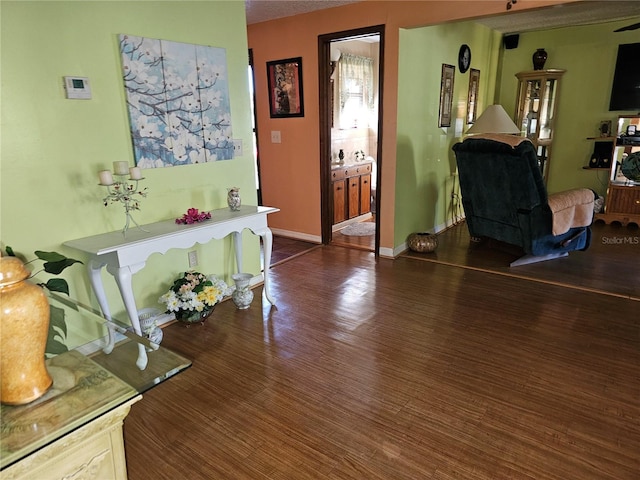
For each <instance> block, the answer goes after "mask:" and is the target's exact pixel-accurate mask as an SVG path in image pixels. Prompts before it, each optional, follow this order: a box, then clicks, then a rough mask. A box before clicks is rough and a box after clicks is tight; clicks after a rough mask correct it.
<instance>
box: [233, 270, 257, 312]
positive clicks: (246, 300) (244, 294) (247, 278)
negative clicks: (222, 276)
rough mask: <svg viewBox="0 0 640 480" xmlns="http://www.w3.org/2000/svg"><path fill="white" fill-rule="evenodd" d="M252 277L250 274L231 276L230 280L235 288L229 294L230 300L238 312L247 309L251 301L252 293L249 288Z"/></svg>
mask: <svg viewBox="0 0 640 480" xmlns="http://www.w3.org/2000/svg"><path fill="white" fill-rule="evenodd" d="M252 277H253V275H251V274H250V273H236V274H234V275H231V278H232V279H233V281H234V282H235V284H236V288H235V290H234V291H233V293H232V294H231V299H232V300H233V303H235V305H236V307H238V309H239V310H245V309H247V308H249V306H250V305H251V302H252V301H253V292H252V291H251V288H249V284H250V282H251V278H252Z"/></svg>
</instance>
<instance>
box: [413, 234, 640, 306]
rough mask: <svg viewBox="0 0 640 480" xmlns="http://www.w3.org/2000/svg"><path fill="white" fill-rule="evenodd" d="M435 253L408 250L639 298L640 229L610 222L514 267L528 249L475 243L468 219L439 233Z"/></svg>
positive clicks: (446, 260)
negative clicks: (577, 246)
mask: <svg viewBox="0 0 640 480" xmlns="http://www.w3.org/2000/svg"><path fill="white" fill-rule="evenodd" d="M438 244H439V245H438V248H437V249H436V251H435V252H432V253H416V252H411V251H407V252H405V253H404V255H405V256H409V257H412V258H416V259H420V260H424V261H432V262H438V263H443V264H447V265H456V266H459V267H464V268H470V269H476V270H480V271H486V272H491V273H495V274H500V275H507V276H513V277H519V278H526V279H531V280H536V281H540V282H547V283H554V284H558V285H563V286H569V287H572V288H579V289H584V290H591V291H596V292H600V293H606V294H611V295H620V296H623V297H630V298H634V299H636V300H640V230H638V228H632V227H621V226H619V225H618V226H616V225H605V224H604V223H602V222H597V223H596V224H594V225H593V227H592V239H591V245H590V246H589V248H588V249H587V250H585V251H576V252H570V253H569V256H567V257H563V258H558V259H555V260H550V261H544V262H540V263H533V264H529V265H522V266H519V267H510V266H509V264H510V263H511V262H512V261H514V260H516V259H517V258H519V257H520V256H522V254H523V252H521V251H519V249H518V248H516V247H513V246H506V245H499V244H497V243H495V242H490V241H489V242H482V243H474V242H471V241H470V236H469V231H468V229H467V227H466V224H465V223H464V222H463V223H461V224H459V225H456V226H455V227H453V228H450V229H448V230H446V231H444V232H441V233H440V234H438Z"/></svg>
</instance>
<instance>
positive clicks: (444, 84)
mask: <svg viewBox="0 0 640 480" xmlns="http://www.w3.org/2000/svg"><path fill="white" fill-rule="evenodd" d="M455 73H456V67H454V66H453V65H447V64H446V63H443V64H442V78H441V79H440V112H439V114H438V126H439V127H450V126H451V106H452V102H453V78H454V76H455Z"/></svg>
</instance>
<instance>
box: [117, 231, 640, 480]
mask: <svg viewBox="0 0 640 480" xmlns="http://www.w3.org/2000/svg"><path fill="white" fill-rule="evenodd" d="M632 235H638V233H637V231H636V233H635V234H634V233H632ZM637 248H638V249H640V246H638V247H637ZM441 254H442V255H444V251H443V252H441ZM608 274H609V275H614V274H615V272H609V273H608ZM272 278H273V282H272V283H273V285H272V286H273V292H272V293H273V296H274V297H275V298H276V299H277V303H278V306H277V308H273V309H272V308H270V306H269V304H268V303H266V302H264V303H261V301H260V295H259V293H260V292H261V289H260V288H257V289H256V290H255V293H256V298H255V300H254V303H253V305H252V306H251V308H249V309H248V310H245V311H240V310H236V309H235V307H234V305H233V303H232V302H228V301H227V302H224V303H223V304H221V305H219V306H218V307H217V308H216V310H215V312H214V315H213V316H212V317H211V318H210V319H209V320H208V322H207V323H206V324H205V325H204V326H193V327H190V328H186V327H184V326H182V325H180V324H173V325H170V326H168V327H166V328H165V329H164V340H163V346H165V347H168V348H170V349H172V350H174V351H176V352H177V353H180V354H182V355H184V356H186V357H188V358H190V359H192V360H193V366H192V367H191V368H189V369H188V370H186V371H184V372H182V373H180V374H178V375H177V376H175V377H173V378H171V379H170V380H168V381H167V382H164V383H162V384H160V385H158V386H157V387H155V388H153V389H152V390H149V391H148V392H146V393H145V394H144V398H143V400H142V401H141V402H138V403H137V404H135V405H134V406H133V408H132V411H131V414H130V415H129V417H127V419H126V421H125V446H126V454H127V463H128V471H129V479H130V480H139V479H177V478H185V479H278V480H284V479H287V480H292V479H293V480H298V479H367V480H369V479H412V480H413V479H433V480H453V479H468V480H485V479H486V480H500V479H518V480H520V479H536V480H551V479H553V480H574V479H575V480H591V479H593V480H596V479H597V480H627V479H628V480H637V479H638V478H640V404H639V402H640V400H639V396H640V315H638V307H639V306H640V303H639V302H638V301H637V300H634V299H632V298H625V297H622V296H615V295H609V294H603V293H598V292H596V291H588V290H580V289H575V288H567V287H565V286H562V285H559V284H553V283H549V282H541V281H533V280H528V279H526V278H518V277H512V276H507V275H502V274H499V273H491V272H488V271H481V270H479V269H473V268H461V267H459V266H456V265H451V264H445V263H438V262H433V261H424V260H423V259H419V258H411V257H409V256H403V257H400V258H398V259H396V260H388V259H378V260H376V259H375V258H374V255H373V254H372V253H370V252H366V251H362V250H357V249H350V248H342V247H336V246H328V247H326V246H325V247H319V248H314V249H311V250H310V251H309V252H308V253H306V254H304V255H300V256H296V257H294V258H292V259H291V260H288V261H285V262H282V263H280V264H279V265H276V266H275V267H274V268H273V270H272ZM627 281H637V275H636V276H635V277H632V278H629V279H627Z"/></svg>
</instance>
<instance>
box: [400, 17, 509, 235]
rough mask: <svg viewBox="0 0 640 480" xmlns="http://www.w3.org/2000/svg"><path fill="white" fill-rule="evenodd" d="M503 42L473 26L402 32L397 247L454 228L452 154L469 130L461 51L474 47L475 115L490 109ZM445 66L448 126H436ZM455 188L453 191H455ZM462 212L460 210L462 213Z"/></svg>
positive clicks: (453, 170) (455, 178)
mask: <svg viewBox="0 0 640 480" xmlns="http://www.w3.org/2000/svg"><path fill="white" fill-rule="evenodd" d="M500 42H501V36H500V35H499V34H497V33H496V32H494V31H492V30H490V29H489V28H487V27H484V26H481V25H477V24H474V23H472V22H459V23H450V24H445V25H437V26H431V27H424V28H417V29H411V30H400V49H399V50H400V53H399V60H398V63H399V65H398V142H397V169H396V199H395V204H396V215H395V219H396V220H395V241H394V243H395V245H396V247H398V246H401V245H402V244H403V243H404V242H405V241H406V238H407V236H408V235H409V234H411V233H412V232H416V231H434V230H439V229H442V228H443V227H444V226H445V224H447V223H450V221H451V193H452V191H455V192H456V193H458V184H457V177H455V176H454V173H455V172H456V164H455V156H454V154H453V151H452V150H451V147H453V145H454V144H455V143H456V142H458V141H459V140H460V138H461V137H462V135H463V133H464V132H465V131H466V130H467V128H468V127H469V126H470V125H467V124H466V115H467V95H468V89H469V71H467V72H466V73H464V74H462V73H460V71H459V69H458V65H457V64H458V62H457V59H458V50H459V48H460V46H461V45H462V44H467V45H469V46H470V48H471V68H475V69H478V70H480V92H479V105H478V113H477V114H478V115H480V114H481V113H482V111H483V110H484V108H485V106H486V105H488V104H491V103H493V93H494V91H495V79H496V72H497V68H498V66H497V62H498V56H499V49H500ZM443 63H446V64H450V65H455V67H456V73H455V78H454V95H453V106H452V112H453V117H454V118H453V119H452V123H451V127H441V128H439V127H438V112H439V103H440V77H441V65H442V64H443ZM454 182H455V186H454ZM460 208H462V207H460Z"/></svg>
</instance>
